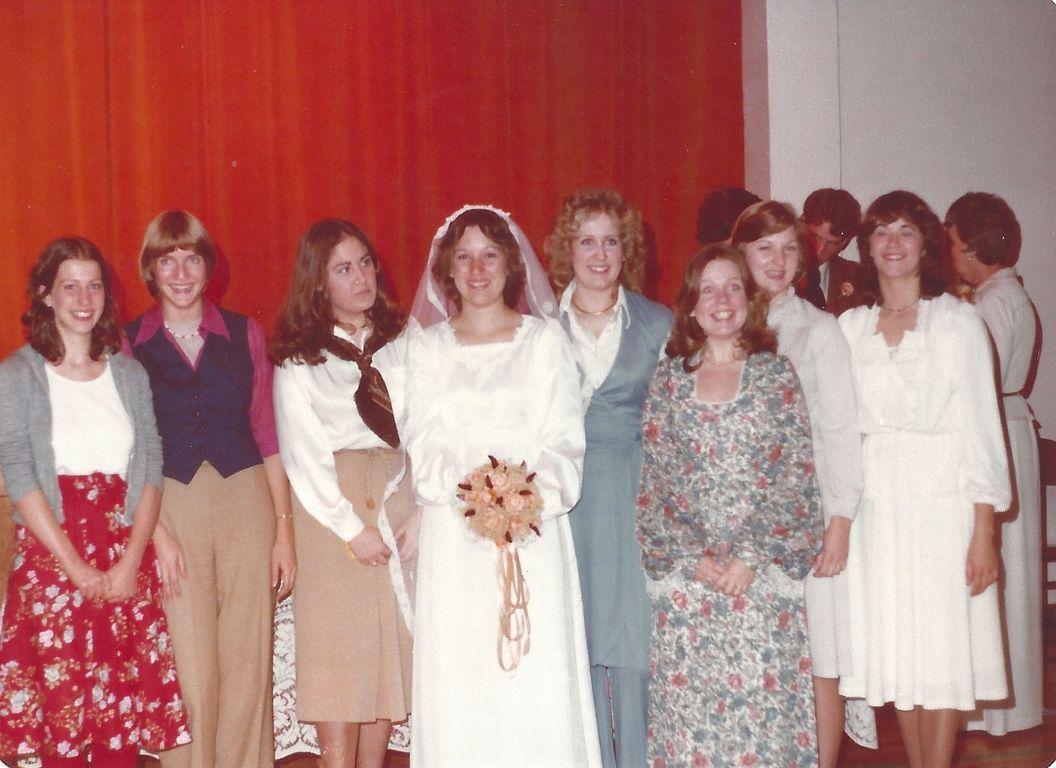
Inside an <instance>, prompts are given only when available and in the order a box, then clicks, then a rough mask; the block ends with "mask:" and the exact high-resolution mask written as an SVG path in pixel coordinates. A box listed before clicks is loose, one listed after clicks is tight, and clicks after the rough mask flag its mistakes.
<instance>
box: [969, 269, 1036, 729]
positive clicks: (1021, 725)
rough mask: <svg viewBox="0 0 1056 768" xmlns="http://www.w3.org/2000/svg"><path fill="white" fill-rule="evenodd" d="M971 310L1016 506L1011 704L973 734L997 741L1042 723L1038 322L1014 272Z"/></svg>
mask: <svg viewBox="0 0 1056 768" xmlns="http://www.w3.org/2000/svg"><path fill="white" fill-rule="evenodd" d="M972 303H973V304H974V305H975V308H976V310H977V311H978V312H979V315H980V317H982V318H983V321H984V322H985V323H986V327H987V329H988V330H989V331H990V338H991V339H993V342H994V349H995V350H996V352H997V362H998V365H999V366H1000V377H999V378H1000V381H1001V394H1002V398H1001V399H1002V402H1003V404H1004V416H1005V428H1006V429H1007V430H1008V442H1009V446H1010V448H1011V451H1012V465H1013V474H1014V475H1015V484H1016V501H1017V504H1016V506H1015V507H1014V508H1013V509H1012V511H1011V513H1010V514H1009V515H1008V516H1005V515H1002V516H1000V517H999V518H998V520H999V521H1000V523H1001V565H1002V571H1003V575H1004V578H1003V580H1002V587H1003V589H1004V611H1005V631H1006V633H1007V636H1008V652H1009V666H1010V668H1011V671H1012V680H1011V682H1012V687H1011V691H1010V692H1009V693H1010V694H1011V695H1010V697H1009V700H1008V701H1005V702H1001V703H998V704H995V705H994V706H992V707H989V706H988V707H986V708H985V709H984V710H983V713H982V718H979V719H975V718H973V719H970V720H969V721H968V727H969V728H971V729H983V730H986V731H988V732H989V733H990V734H992V735H994V736H1003V735H1004V734H1006V733H1008V732H1009V731H1022V730H1025V729H1027V728H1033V727H1034V726H1036V725H1040V724H1041V719H1042V691H1041V684H1042V679H1043V676H1042V665H1043V658H1042V641H1041V623H1042V609H1041V605H1042V600H1041V547H1042V542H1041V480H1040V477H1039V466H1038V440H1037V434H1036V433H1035V431H1034V417H1033V415H1032V414H1031V412H1030V407H1029V406H1028V405H1027V401H1026V398H1025V397H1024V396H1023V390H1024V388H1025V387H1026V385H1027V379H1028V377H1029V376H1030V367H1031V363H1032V360H1033V354H1034V340H1035V334H1036V332H1037V318H1036V316H1035V314H1034V305H1033V304H1032V303H1031V301H1030V296H1028V295H1027V292H1026V290H1024V288H1023V286H1022V285H1021V284H1020V282H1019V276H1018V275H1017V274H1016V270H1014V269H1012V268H1008V269H1002V270H1000V271H998V272H996V273H994V275H993V276H992V277H990V278H989V279H988V280H986V281H985V282H983V283H982V284H981V285H980V286H979V287H978V288H977V289H976V290H975V293H974V294H973V296H972Z"/></svg>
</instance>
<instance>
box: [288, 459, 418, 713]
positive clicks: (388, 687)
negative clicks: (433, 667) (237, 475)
mask: <svg viewBox="0 0 1056 768" xmlns="http://www.w3.org/2000/svg"><path fill="white" fill-rule="evenodd" d="M334 459H335V461H336V463H337V477H338V483H339V485H340V487H341V492H342V493H344V494H345V496H346V497H347V498H348V499H349V500H351V501H352V504H353V505H354V506H355V508H356V510H357V512H358V513H359V514H360V515H361V516H362V519H363V522H365V523H366V524H367V525H376V524H377V515H378V511H379V509H380V506H381V500H382V497H383V494H384V491H385V486H386V485H387V484H388V482H389V480H390V479H391V478H393V477H394V476H395V475H396V474H397V473H398V472H399V471H400V467H401V466H402V463H403V452H402V451H399V450H391V449H387V448H374V449H369V450H360V451H341V452H338V453H335V454H334ZM368 467H369V471H368ZM368 477H369V481H370V487H369V488H367V480H368ZM368 496H369V498H371V499H373V500H374V501H375V502H376V504H375V505H374V509H368V508H367V504H366V501H367V498H368ZM386 509H387V511H388V515H389V519H390V521H391V523H392V527H393V530H396V529H397V528H398V527H399V524H400V522H402V521H403V520H404V519H406V518H407V517H408V516H409V515H410V514H411V513H412V512H413V509H414V495H413V494H412V492H411V483H410V472H408V473H407V475H406V476H405V477H404V479H403V481H402V483H401V484H400V487H399V489H398V490H397V491H396V492H395V493H394V494H393V495H392V497H391V498H390V499H389V500H388V502H387V503H386ZM293 522H294V528H295V534H296V537H297V539H296V546H297V581H296V585H295V587H294V598H293V610H294V614H293V615H294V633H295V638H296V664H297V719H298V720H300V721H302V722H346V723H369V722H373V721H375V720H393V721H401V720H404V719H405V718H406V717H407V715H408V714H409V713H410V711H411V636H410V634H409V633H408V631H407V627H406V625H405V624H404V623H403V618H402V617H401V615H400V610H399V607H398V606H397V604H396V597H395V594H394V592H393V588H392V581H391V579H390V578H389V571H388V569H387V568H385V567H384V566H369V565H363V564H362V563H359V562H357V561H354V560H352V558H351V557H349V554H348V550H347V548H346V547H345V542H343V541H341V539H340V538H339V537H338V536H337V535H336V534H334V533H333V532H332V531H330V530H329V529H328V528H326V527H325V526H323V525H322V524H321V523H319V522H318V521H316V520H315V518H313V517H312V516H311V515H309V514H308V513H307V512H306V511H305V509H304V507H303V506H301V504H300V502H299V501H298V500H297V498H296V494H294V499H293ZM394 556H395V555H394Z"/></svg>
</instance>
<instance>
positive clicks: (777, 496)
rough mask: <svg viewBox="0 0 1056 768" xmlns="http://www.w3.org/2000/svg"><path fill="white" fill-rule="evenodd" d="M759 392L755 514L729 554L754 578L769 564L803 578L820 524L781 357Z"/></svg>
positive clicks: (804, 433)
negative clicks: (762, 406) (761, 428)
mask: <svg viewBox="0 0 1056 768" xmlns="http://www.w3.org/2000/svg"><path fill="white" fill-rule="evenodd" d="M746 364H747V363H746ZM760 389H761V391H760V392H759V395H758V396H759V397H760V398H761V399H762V402H763V404H765V413H766V415H767V416H768V418H765V419H760V426H765V427H766V428H767V431H766V433H763V434H760V435H759V436H758V440H759V452H758V460H757V462H756V471H757V473H758V478H757V480H756V482H755V484H754V488H755V490H754V492H753V494H752V497H753V498H752V499H751V502H752V507H753V509H754V510H755V514H754V515H752V516H751V517H750V518H748V519H746V520H745V521H744V524H743V525H742V527H741V529H740V531H739V532H738V535H737V537H736V540H735V542H734V546H733V553H734V554H735V555H736V556H737V557H739V558H740V559H741V560H742V561H743V562H744V563H745V564H746V565H748V566H749V567H750V568H752V569H753V570H754V571H756V572H757V573H758V572H759V571H760V570H762V569H763V568H764V567H766V566H767V565H768V564H770V563H773V564H775V565H777V566H778V567H780V568H781V570H782V571H784V572H785V573H786V574H788V575H789V576H790V577H792V578H793V579H802V578H803V577H804V576H806V575H807V573H808V572H809V571H810V567H811V565H812V564H813V562H814V558H815V556H816V555H817V553H818V550H819V548H820V547H819V545H820V534H821V524H822V515H821V497H820V493H819V492H818V484H817V480H816V478H815V475H814V458H813V449H812V446H811V439H810V419H809V417H808V415H807V405H806V401H805V400H804V397H803V391H802V389H801V388H800V385H799V380H798V379H797V378H796V374H795V372H794V371H793V369H792V364H791V363H790V362H789V361H788V359H787V358H785V357H775V358H773V360H772V362H771V363H769V370H768V371H767V372H766V375H764V376H761V377H760Z"/></svg>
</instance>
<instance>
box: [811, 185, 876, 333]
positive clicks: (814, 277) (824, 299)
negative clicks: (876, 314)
mask: <svg viewBox="0 0 1056 768" xmlns="http://www.w3.org/2000/svg"><path fill="white" fill-rule="evenodd" d="M802 219H803V223H804V224H806V226H807V232H808V235H809V237H808V238H807V239H808V240H809V241H810V242H811V243H812V244H813V246H814V265H813V266H812V267H811V269H810V270H809V271H808V273H807V276H806V277H807V279H806V281H805V284H804V285H803V286H802V290H799V291H798V292H799V294H800V295H801V296H802V297H803V298H805V299H807V300H808V301H810V302H811V303H812V304H814V305H815V306H817V307H818V308H819V309H824V310H827V311H829V312H831V313H832V314H834V315H839V314H840V313H841V312H843V311H844V310H847V309H850V308H851V307H856V306H858V305H859V304H861V303H862V302H861V299H860V298H859V296H858V263H857V262H854V261H850V260H848V259H845V258H843V257H842V256H840V255H839V254H840V252H841V251H843V249H844V248H846V247H847V245H848V243H850V242H851V239H852V238H853V237H854V236H855V235H856V234H857V232H858V226H859V224H860V223H861V219H862V207H861V206H860V205H859V204H858V201H857V200H855V199H854V197H853V196H852V195H851V193H850V192H847V191H846V190H843V189H831V188H828V187H826V188H825V189H817V190H814V191H813V192H811V193H810V196H809V197H808V198H807V200H806V202H804V203H803V215H802Z"/></svg>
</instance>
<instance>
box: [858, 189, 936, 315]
mask: <svg viewBox="0 0 1056 768" xmlns="http://www.w3.org/2000/svg"><path fill="white" fill-rule="evenodd" d="M895 219H904V220H906V221H908V222H909V223H910V224H912V225H913V226H914V227H916V228H917V229H919V230H920V234H921V235H922V236H923V238H924V251H923V253H922V254H921V257H920V295H921V297H922V298H925V299H933V298H935V297H936V296H941V295H942V294H943V293H945V292H946V284H947V280H946V269H945V265H944V263H943V259H942V243H943V235H944V233H943V230H942V223H941V222H940V221H939V217H938V216H936V215H935V212H934V211H932V210H931V208H929V207H928V204H927V203H925V202H924V201H923V200H921V199H920V198H919V197H917V196H916V195H914V194H913V193H912V192H906V191H905V190H904V189H898V190H895V191H894V192H888V193H887V194H886V195H881V196H880V197H878V198H876V200H874V201H873V204H872V205H870V206H869V210H867V211H866V212H865V217H864V218H863V219H862V226H861V228H860V229H859V230H858V253H859V254H860V255H861V257H862V264H861V268H860V270H859V272H858V288H859V290H860V291H861V295H862V299H863V301H864V302H865V303H866V304H867V305H869V306H872V305H874V304H876V302H877V301H879V300H880V276H879V274H878V273H877V271H876V262H875V261H874V260H873V257H872V254H871V253H870V252H869V238H870V237H871V236H872V234H873V232H874V231H875V230H876V228H877V227H882V226H886V225H888V224H890V223H891V222H892V221H894V220H895Z"/></svg>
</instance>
